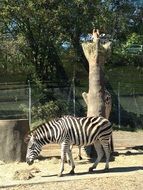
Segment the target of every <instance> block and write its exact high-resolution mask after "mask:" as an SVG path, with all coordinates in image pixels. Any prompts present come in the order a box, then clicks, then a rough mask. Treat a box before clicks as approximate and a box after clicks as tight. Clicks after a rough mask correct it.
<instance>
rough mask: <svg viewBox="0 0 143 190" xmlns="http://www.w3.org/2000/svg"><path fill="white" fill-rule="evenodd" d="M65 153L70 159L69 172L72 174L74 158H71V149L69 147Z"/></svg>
mask: <svg viewBox="0 0 143 190" xmlns="http://www.w3.org/2000/svg"><path fill="white" fill-rule="evenodd" d="M67 154H68V157H69V160H70V165H71V167H72V169H71V171H70V174H74V169H75V164H74V160H73V156H72V151H71V149H69V150H67Z"/></svg>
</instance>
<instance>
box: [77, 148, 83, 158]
mask: <svg viewBox="0 0 143 190" xmlns="http://www.w3.org/2000/svg"><path fill="white" fill-rule="evenodd" d="M78 148H79V152H78V158H79V160H82V156H81V149H82V147H81V146H78Z"/></svg>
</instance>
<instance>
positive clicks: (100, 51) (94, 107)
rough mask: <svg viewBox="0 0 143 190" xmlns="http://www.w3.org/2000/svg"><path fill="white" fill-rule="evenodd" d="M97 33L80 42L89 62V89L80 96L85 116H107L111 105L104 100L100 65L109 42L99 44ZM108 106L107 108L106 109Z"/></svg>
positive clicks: (103, 60) (102, 62)
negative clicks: (89, 40)
mask: <svg viewBox="0 0 143 190" xmlns="http://www.w3.org/2000/svg"><path fill="white" fill-rule="evenodd" d="M98 34H99V33H98V31H97V32H95V31H93V35H95V36H94V38H93V42H85V43H83V44H82V48H83V51H84V54H85V56H86V59H87V60H88V63H89V90H88V93H86V92H83V93H82V96H83V99H84V101H85V103H86V104H87V116H103V117H107V118H109V115H110V111H111V105H110V106H107V105H106V102H105V101H106V98H105V95H106V92H105V86H104V77H103V72H102V65H103V64H104V63H105V58H106V57H107V56H106V55H107V54H106V53H107V50H108V49H109V48H110V43H107V44H104V45H101V44H100V39H99V35H98ZM110 98H111V96H110ZM108 108H109V110H107V109H108ZM107 113H108V114H107ZM107 115H108V116H107ZM90 153H91V152H90Z"/></svg>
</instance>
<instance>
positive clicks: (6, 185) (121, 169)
mask: <svg viewBox="0 0 143 190" xmlns="http://www.w3.org/2000/svg"><path fill="white" fill-rule="evenodd" d="M113 140H114V148H115V151H116V152H118V156H116V157H115V160H114V161H111V162H110V170H109V172H108V173H104V172H103V171H102V169H103V168H104V162H101V163H100V164H99V165H98V167H97V169H96V171H95V172H94V173H92V174H89V173H88V168H89V167H90V166H91V165H92V163H90V162H89V161H88V160H87V159H83V160H81V161H79V160H77V159H75V164H76V169H75V172H76V174H75V175H69V174H68V172H69V170H70V166H68V164H65V171H64V175H63V177H57V174H58V172H59V168H60V159H59V156H60V149H59V146H58V145H53V146H49V145H48V146H45V147H44V148H43V150H42V153H41V154H42V155H43V156H44V158H45V159H44V160H40V161H35V163H34V165H32V166H28V165H27V164H26V163H9V164H6V163H3V162H1V161H0V189H4V190H46V189H48V190H58V189H60V190H67V189H73V190H97V189H98V190H100V189H102V190H108V189H110V190H128V189H129V190H141V189H143V131H138V132H123V131H115V132H114V133H113ZM77 151H78V149H77V148H76V147H74V149H73V155H74V157H76V156H77ZM16 171H30V172H31V173H32V176H31V178H30V179H29V180H27V179H25V180H23V179H20V173H16ZM16 174H17V177H18V178H19V179H17V178H15V176H16Z"/></svg>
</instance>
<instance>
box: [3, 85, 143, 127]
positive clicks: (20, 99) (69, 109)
mask: <svg viewBox="0 0 143 190" xmlns="http://www.w3.org/2000/svg"><path fill="white" fill-rule="evenodd" d="M115 86H116V89H115V88H114V89H113V90H112V89H109V91H110V93H111V95H112V104H113V105H112V113H111V117H110V120H111V121H112V122H113V123H114V124H115V126H116V127H118V128H121V127H128V128H130V127H131V128H143V92H142V91H141V84H136V85H135V86H134V85H133V84H132V85H131V84H129V83H126V84H125V83H124V84H123V83H117V84H116V85H115ZM131 86H132V87H131ZM86 88H87V86H86V85H83V86H75V84H74V83H73V82H71V83H70V84H66V85H65V84H62V85H59V84H58V85H57V84H54V85H53V84H52V85H51V84H49V83H48V84H47V83H46V84H45V85H44V87H43V86H42V87H37V86H34V85H31V86H29V85H24V84H1V85H0V119H29V123H30V124H33V123H35V122H37V121H43V120H44V119H45V118H47V119H48V118H49V117H57V116H61V115H67V114H68V115H76V116H85V115H86V105H85V103H84V100H83V99H82V95H81V94H82V92H84V91H87V89H86ZM139 89H140V90H139Z"/></svg>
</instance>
